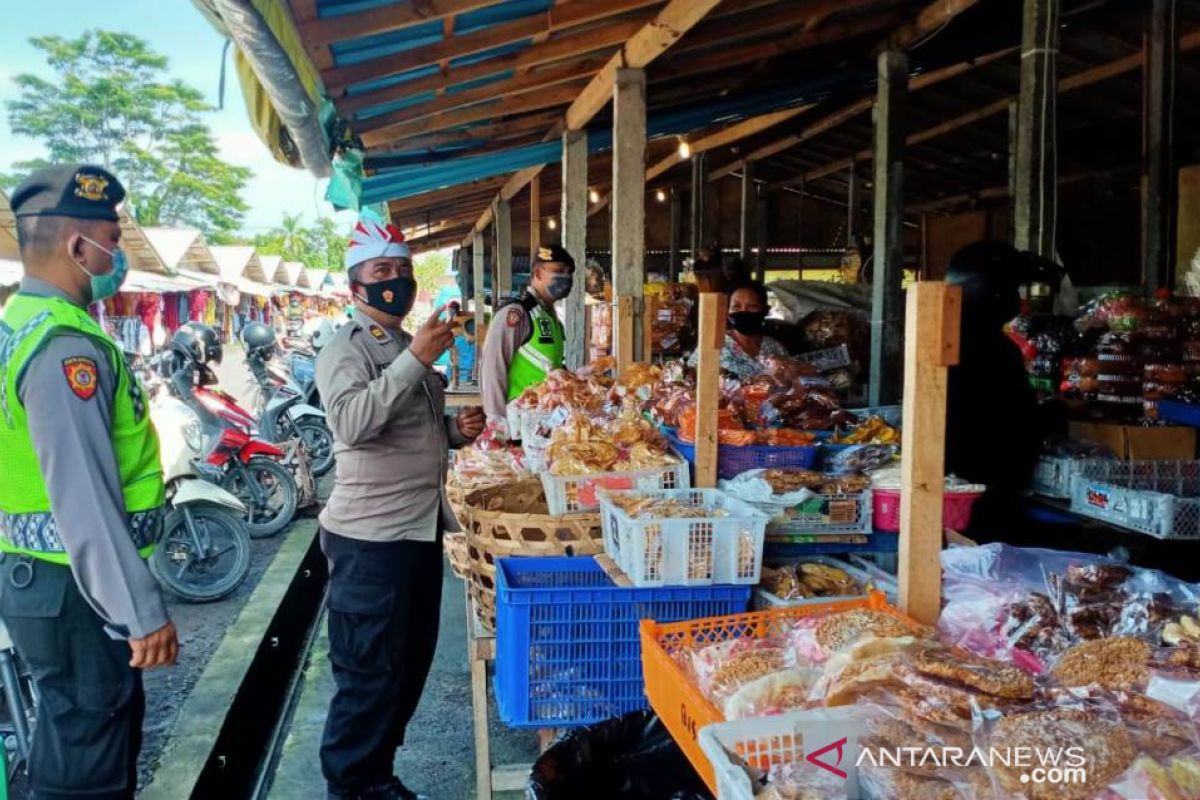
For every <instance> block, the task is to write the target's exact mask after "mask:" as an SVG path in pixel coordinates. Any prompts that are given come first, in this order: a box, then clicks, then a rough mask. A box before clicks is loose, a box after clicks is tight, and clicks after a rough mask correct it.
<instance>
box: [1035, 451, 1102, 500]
mask: <svg viewBox="0 0 1200 800" xmlns="http://www.w3.org/2000/svg"><path fill="white" fill-rule="evenodd" d="M1095 461H1112V459H1102V458H1068V457H1066V456H1046V455H1044V456H1040V457H1039V458H1038V460H1037V464H1036V465H1034V468H1033V479H1032V480H1030V481H1029V490H1030V491H1031V492H1033V493H1034V494H1037V495H1041V496H1042V497H1051V498H1054V499H1056V500H1069V499H1070V498H1071V476H1072V475H1075V474H1076V473H1078V472H1079V470H1080V468H1081V467H1083V466H1084V465H1085V464H1091V463H1092V462H1095Z"/></svg>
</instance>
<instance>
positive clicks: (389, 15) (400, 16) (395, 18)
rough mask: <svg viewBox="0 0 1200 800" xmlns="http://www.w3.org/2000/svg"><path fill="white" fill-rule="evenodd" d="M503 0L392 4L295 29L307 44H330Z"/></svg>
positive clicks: (431, 0) (442, 0)
mask: <svg viewBox="0 0 1200 800" xmlns="http://www.w3.org/2000/svg"><path fill="white" fill-rule="evenodd" d="M502 2H504V0H425V2H422V3H393V4H392V5H388V6H383V7H381V8H372V9H369V10H367V11H359V12H357V13H354V14H342V15H340V16H337V17H327V18H325V19H310V20H306V21H304V22H297V23H296V31H297V33H299V34H300V38H301V39H302V40H303V41H304V44H305V45H306V46H308V47H315V46H318V45H329V44H333V43H334V42H341V41H345V40H347V39H357V38H359V37H361V36H373V35H375V34H378V33H390V32H391V31H399V30H403V29H404V28H409V27H412V26H413V25H420V24H421V23H423V22H433V21H435V20H439V19H445V18H446V17H453V16H455V15H456V14H463V13H466V12H468V11H475V10H477V9H480V8H487V7H488V6H494V5H497V4H499V3H502Z"/></svg>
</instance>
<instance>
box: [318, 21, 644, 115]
mask: <svg viewBox="0 0 1200 800" xmlns="http://www.w3.org/2000/svg"><path fill="white" fill-rule="evenodd" d="M651 16H652V14H649V13H645V14H638V15H636V16H632V17H630V18H628V19H620V20H616V21H613V22H608V23H605V24H603V25H597V26H595V27H592V28H589V29H587V30H585V31H581V32H578V33H576V32H572V31H568V32H566V33H563V34H560V35H558V36H555V37H553V38H551V39H549V40H547V41H545V42H542V43H540V44H533V45H530V46H529V47H527V48H525V49H524V50H520V51H518V52H516V53H508V54H506V55H503V56H497V57H496V58H489V59H487V60H486V61H480V62H479V63H478V64H467V65H464V66H461V67H450V68H449V69H448V70H446V72H445V74H444V75H441V74H439V75H430V76H428V77H425V78H414V79H413V80H411V81H404V82H403V83H398V84H396V85H394V86H388V87H385V88H383V89H376V90H374V91H370V92H362V93H360V94H355V95H348V96H345V97H340V98H335V100H334V103H335V104H336V105H337V107H338V109H339V110H340V111H341V112H342V113H343V114H348V113H352V112H354V111H360V110H362V109H364V108H370V107H371V106H378V105H383V104H384V103H390V102H392V101H394V100H402V99H404V98H405V97H410V96H411V95H414V94H421V93H422V92H431V91H434V90H436V89H438V88H439V87H442V86H447V85H454V84H459V83H465V82H467V81H473V80H477V79H479V78H486V77H487V76H489V75H496V74H498V73H501V72H504V71H505V70H510V69H511V70H514V71H519V70H521V69H523V68H529V67H536V66H541V65H542V64H549V63H551V62H554V61H560V60H563V59H567V58H577V57H579V56H584V55H587V54H589V53H594V52H596V51H597V50H604V49H606V48H610V47H616V46H617V45H619V44H621V42H624V41H625V40H626V39H628V38H629V37H630V36H632V35H633V34H634V33H636V32H637V31H638V29H639V28H641V27H642V25H644V24H646V21H647V20H649V19H650V18H651Z"/></svg>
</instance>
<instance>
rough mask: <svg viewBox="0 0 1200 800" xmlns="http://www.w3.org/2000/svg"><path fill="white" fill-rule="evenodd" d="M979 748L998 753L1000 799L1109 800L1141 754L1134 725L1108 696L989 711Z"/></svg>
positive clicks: (992, 771) (977, 733) (979, 723)
mask: <svg viewBox="0 0 1200 800" xmlns="http://www.w3.org/2000/svg"><path fill="white" fill-rule="evenodd" d="M974 746H975V749H976V750H977V751H979V752H982V753H989V754H991V757H990V759H989V760H990V763H989V764H988V765H987V766H988V773H989V775H990V776H991V779H992V787H993V790H994V796H995V797H996V798H997V800H1092V798H1096V797H1107V796H1108V795H1106V794H1105V792H1106V791H1107V790H1108V788H1109V786H1111V785H1112V784H1113V783H1116V782H1118V781H1120V780H1122V779H1123V776H1125V775H1126V773H1127V771H1128V770H1129V769H1130V767H1131V766H1133V763H1134V761H1135V760H1136V759H1137V757H1138V755H1139V750H1138V744H1137V741H1136V739H1135V736H1134V734H1133V732H1132V731H1131V729H1130V727H1129V725H1128V724H1126V722H1125V721H1124V720H1123V719H1122V718H1121V714H1120V712H1119V710H1118V708H1117V707H1116V705H1115V704H1113V703H1112V702H1110V701H1109V700H1108V699H1107V698H1104V697H1082V698H1076V697H1069V696H1062V695H1057V696H1050V697H1048V698H1046V699H1043V700H1039V701H1038V702H1034V703H1029V704H1026V705H1024V706H1021V707H1016V708H1007V709H1004V710H1002V711H1001V710H985V711H982V712H981V713H980V715H979V717H978V719H977V720H976V724H975V726H974ZM1050 767H1058V769H1057V771H1055V770H1052V769H1046V768H1050ZM1039 768H1041V769H1046V771H1045V772H1038V771H1035V770H1038V769H1039Z"/></svg>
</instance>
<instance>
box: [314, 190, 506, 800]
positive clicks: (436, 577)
mask: <svg viewBox="0 0 1200 800" xmlns="http://www.w3.org/2000/svg"><path fill="white" fill-rule="evenodd" d="M346 270H347V273H348V276H349V279H350V292H351V294H352V295H353V297H354V307H355V314H354V318H353V319H351V320H350V321H349V322H348V323H346V324H345V325H343V326H342V327H341V328H340V329H339V330H338V332H337V333H336V334H334V336H333V339H332V340H331V341H330V342H329V344H328V345H326V346H325V348H324V349H322V350H321V353H320V355H319V356H318V358H317V388H318V389H319V391H320V394H321V397H322V399H323V400H324V401H325V412H326V414H327V417H328V420H329V426H330V428H331V429H332V430H333V440H334V452H335V453H336V455H337V473H336V480H335V483H334V488H333V493H332V494H331V495H330V498H329V502H328V503H327V504H326V506H325V508H324V509H323V510H322V512H321V548H322V550H323V551H324V552H325V557H326V558H327V560H328V562H329V596H328V597H329V599H328V603H329V660H330V663H331V665H332V668H333V678H334V682H335V683H336V684H337V691H336V692H335V693H334V695H333V698H332V700H331V701H330V704H329V715H328V717H327V718H326V720H325V734H324V737H323V740H322V743H321V770H322V772H323V773H324V775H325V780H326V784H327V790H328V797H329V798H331V800H411V799H412V798H416V797H418V795H416V794H414V793H413V792H412V791H410V790H409V789H408V788H407V787H405V785H404V784H403V783H402V782H401V781H400V779H399V778H397V777H395V776H393V775H392V765H393V763H394V761H395V757H396V750H397V748H399V747H400V746H401V745H402V744H403V743H404V734H405V729H406V727H407V726H408V721H409V719H410V718H411V717H412V715H413V712H414V711H415V710H416V708H417V701H418V700H419V699H420V697H421V692H422V690H423V689H424V687H425V679H426V677H427V676H428V674H429V667H430V664H431V663H432V661H433V652H434V648H435V646H436V645H437V636H438V614H439V611H440V607H441V598H442V547H441V541H440V539H441V536H442V532H443V531H445V530H447V529H449V530H458V527H457V524H456V522H455V521H454V517H453V516H452V515H451V514H450V513H449V506H448V505H447V504H446V502H445V499H444V497H443V496H442V486H443V485H444V484H445V478H446V466H447V461H448V455H449V450H450V448H451V447H459V446H461V445H464V444H467V443H468V442H470V441H473V440H474V439H475V438H476V437H477V436H478V435H479V434H480V433H481V432H482V431H483V422H484V420H483V411H482V409H478V408H476V409H467V410H464V411H463V412H462V413H460V414H459V415H458V416H457V417H447V416H446V415H445V412H446V400H445V395H444V394H443V390H444V385H443V383H442V380H441V377H440V376H439V375H438V374H437V373H436V372H434V371H433V369H432V368H431V365H432V364H433V362H434V361H436V360H437V359H438V358H439V357H440V356H441V355H442V353H443V352H445V351H446V349H447V348H449V347H450V346H451V345H452V344H453V343H454V333H453V331H452V329H451V325H450V322H449V321H444V320H442V319H441V312H442V309H440V308H439V309H438V310H437V311H435V312H434V313H433V315H432V316H431V317H430V318H429V320H428V321H426V322H425V324H424V325H422V326H421V327H420V329H418V330H417V332H416V333H415V334H414V335H411V336H410V335H409V334H408V333H406V332H405V331H404V330H403V328H401V323H402V322H403V321H404V317H405V316H406V315H407V314H408V313H409V311H410V310H411V309H412V304H413V300H414V299H415V297H416V293H417V282H416V280H414V278H413V265H412V260H411V258H410V255H409V249H408V245H406V244H404V238H403V236H401V234H400V232H399V231H398V230H396V228H395V227H393V226H391V225H387V224H386V223H384V222H383V220H381V219H379V218H378V217H376V216H374V215H373V214H370V213H364V215H363V217H362V219H361V220H360V221H359V223H358V225H357V226H355V228H354V232H353V234H352V236H351V239H350V246H349V248H348V249H347V251H346Z"/></svg>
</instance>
